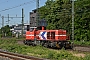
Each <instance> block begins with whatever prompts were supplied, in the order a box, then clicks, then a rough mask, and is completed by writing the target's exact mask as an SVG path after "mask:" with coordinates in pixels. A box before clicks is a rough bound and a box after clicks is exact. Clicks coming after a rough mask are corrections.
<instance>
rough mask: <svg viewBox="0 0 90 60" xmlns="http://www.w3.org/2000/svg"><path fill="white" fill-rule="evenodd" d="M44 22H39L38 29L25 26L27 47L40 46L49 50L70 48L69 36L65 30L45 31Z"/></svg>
mask: <svg viewBox="0 0 90 60" xmlns="http://www.w3.org/2000/svg"><path fill="white" fill-rule="evenodd" d="M46 25H47V24H46V20H41V21H39V26H38V27H30V26H29V25H28V26H27V31H26V40H24V44H27V45H33V46H35V45H42V46H44V47H51V48H62V47H64V48H72V44H71V42H70V38H69V37H70V36H69V35H68V34H67V31H66V30H63V29H59V30H46Z"/></svg>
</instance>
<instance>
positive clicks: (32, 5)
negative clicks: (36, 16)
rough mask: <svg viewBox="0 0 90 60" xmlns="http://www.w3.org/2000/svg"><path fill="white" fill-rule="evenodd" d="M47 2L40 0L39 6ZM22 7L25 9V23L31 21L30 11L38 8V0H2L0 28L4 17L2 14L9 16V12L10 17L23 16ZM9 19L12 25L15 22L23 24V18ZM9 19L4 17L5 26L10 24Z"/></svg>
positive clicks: (0, 0)
mask: <svg viewBox="0 0 90 60" xmlns="http://www.w3.org/2000/svg"><path fill="white" fill-rule="evenodd" d="M27 2H29V3H27ZM45 2H46V0H39V7H41V6H44V5H45ZM24 3H25V4H24ZM22 4H24V5H22ZM20 5H21V6H20ZM17 6H19V7H17ZM12 7H15V8H12ZM10 8H12V9H10ZM22 8H23V9H24V16H25V18H24V23H29V20H30V19H29V12H31V11H32V10H34V9H36V0H0V28H1V27H2V18H1V17H2V16H4V17H8V14H9V17H16V16H17V17H21V16H22ZM5 9H6V10H5ZM7 9H9V10H7ZM4 10H5V11H4ZM9 20H10V21H9V25H10V26H11V25H15V24H21V21H22V18H9ZM7 21H8V18H4V26H5V25H7V24H8V22H7Z"/></svg>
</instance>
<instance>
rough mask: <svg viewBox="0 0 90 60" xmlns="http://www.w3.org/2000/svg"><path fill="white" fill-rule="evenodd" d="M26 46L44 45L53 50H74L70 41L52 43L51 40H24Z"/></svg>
mask: <svg viewBox="0 0 90 60" xmlns="http://www.w3.org/2000/svg"><path fill="white" fill-rule="evenodd" d="M23 42H24V44H26V45H33V46H36V45H42V46H44V47H51V48H60V49H61V48H62V47H64V48H65V49H67V48H70V49H71V48H72V43H71V42H70V41H50V40H36V39H35V40H24V41H23Z"/></svg>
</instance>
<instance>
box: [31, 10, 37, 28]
mask: <svg viewBox="0 0 90 60" xmlns="http://www.w3.org/2000/svg"><path fill="white" fill-rule="evenodd" d="M36 22H37V21H36V9H35V10H32V12H30V27H36V26H37V24H36Z"/></svg>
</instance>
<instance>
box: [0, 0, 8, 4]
mask: <svg viewBox="0 0 90 60" xmlns="http://www.w3.org/2000/svg"><path fill="white" fill-rule="evenodd" d="M6 2H9V1H8V0H7V1H3V2H0V4H3V3H6Z"/></svg>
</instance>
